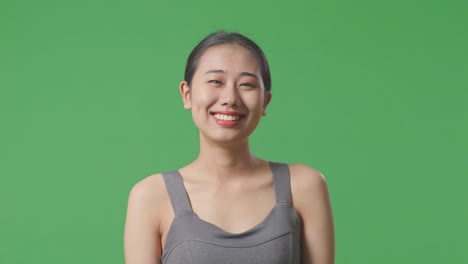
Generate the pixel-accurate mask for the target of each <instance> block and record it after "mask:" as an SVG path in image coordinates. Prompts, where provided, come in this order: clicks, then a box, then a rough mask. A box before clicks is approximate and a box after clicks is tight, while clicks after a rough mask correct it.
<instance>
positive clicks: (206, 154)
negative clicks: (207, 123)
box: [193, 135, 262, 181]
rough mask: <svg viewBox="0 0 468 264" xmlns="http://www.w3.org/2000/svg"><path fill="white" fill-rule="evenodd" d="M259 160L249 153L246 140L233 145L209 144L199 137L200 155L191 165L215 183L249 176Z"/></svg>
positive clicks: (259, 162)
mask: <svg viewBox="0 0 468 264" xmlns="http://www.w3.org/2000/svg"><path fill="white" fill-rule="evenodd" d="M261 162H262V161H261V160H260V159H258V158H256V157H255V156H254V155H253V154H252V153H251V152H250V147H249V141H248V139H246V140H244V141H241V142H236V143H235V144H219V143H217V142H211V141H209V140H206V139H204V138H203V136H202V135H200V153H199V155H198V157H197V159H196V160H195V161H194V162H193V165H194V166H195V167H197V169H199V171H203V172H205V173H204V174H205V175H206V176H207V177H210V178H211V179H213V177H214V179H215V181H218V180H219V181H223V180H226V179H232V178H234V177H242V176H246V175H250V174H251V172H252V171H253V170H254V169H256V168H258V166H259V165H260V164H261Z"/></svg>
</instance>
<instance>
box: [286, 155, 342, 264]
mask: <svg viewBox="0 0 468 264" xmlns="http://www.w3.org/2000/svg"><path fill="white" fill-rule="evenodd" d="M291 189H292V193H293V194H292V195H293V204H294V207H295V208H296V210H297V211H298V213H299V215H300V216H301V220H302V224H303V225H302V233H303V234H302V243H303V247H302V249H303V260H304V262H303V263H306V264H311V263H313V264H333V263H335V234H334V232H335V231H334V223H333V215H332V209H331V202H330V196H329V193H328V187H327V183H326V181H325V178H324V176H323V175H322V174H321V173H320V172H319V171H317V170H315V169H313V168H310V167H308V166H306V165H301V164H297V165H292V166H291Z"/></svg>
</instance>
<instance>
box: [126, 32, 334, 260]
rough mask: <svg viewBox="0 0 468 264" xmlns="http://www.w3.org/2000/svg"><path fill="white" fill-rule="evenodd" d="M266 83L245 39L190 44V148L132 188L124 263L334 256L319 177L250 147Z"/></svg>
mask: <svg viewBox="0 0 468 264" xmlns="http://www.w3.org/2000/svg"><path fill="white" fill-rule="evenodd" d="M270 88H271V80H270V71H269V67H268V62H267V59H266V57H265V55H264V54H263V52H262V51H261V50H260V48H259V47H258V46H257V45H256V44H255V43H254V42H253V41H251V40H250V39H248V38H246V37H245V36H242V35H240V34H237V33H225V32H217V33H213V34H211V35H209V36H208V37H206V38H205V39H204V40H202V41H201V42H200V43H199V44H198V45H197V46H196V47H195V49H194V50H193V51H192V53H191V54H190V56H189V58H188V61H187V66H186V70H185V80H184V81H182V82H181V83H180V93H181V95H182V100H183V104H184V107H185V108H186V109H187V110H190V111H191V112H192V117H193V121H194V123H195V125H196V126H197V127H198V129H199V132H200V133H199V134H200V153H199V155H198V157H197V158H196V160H194V161H193V162H192V163H190V164H188V165H186V166H185V167H183V168H180V169H179V170H175V171H170V172H164V173H160V174H155V175H151V176H148V177H146V178H145V179H143V180H141V181H140V182H138V183H137V184H136V185H135V186H134V187H133V188H132V190H131V192H130V195H129V200H128V209H127V218H126V224H125V236H124V248H125V259H126V263H127V264H154V263H164V264H182V263H184V264H185V263H200V264H212V263H219V264H222V263H242V264H247V263H255V264H263V263H265V264H280V263H281V264H289V263H291V264H292V263H294V264H296V263H307V264H312V263H313V264H332V263H334V247H335V246H334V226H333V217H332V210H331V205H330V200H329V194H328V190H327V185H326V182H325V179H324V178H323V175H322V174H321V173H320V172H319V171H317V170H316V169H313V168H311V167H309V166H306V165H303V164H285V163H280V162H272V161H266V160H263V159H261V158H259V157H256V156H254V155H253V154H252V153H251V151H250V148H249V136H250V135H251V134H252V132H253V131H254V130H255V128H256V127H257V125H258V123H259V122H260V119H261V118H262V116H263V115H265V114H266V110H267V106H268V104H269V103H270V101H271V98H272V96H271V92H270Z"/></svg>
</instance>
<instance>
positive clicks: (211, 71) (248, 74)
mask: <svg viewBox="0 0 468 264" xmlns="http://www.w3.org/2000/svg"><path fill="white" fill-rule="evenodd" d="M209 73H226V72H225V71H223V70H209V71H206V72H205V74H209ZM240 76H250V77H253V78H255V79H257V80H258V77H257V75H256V74H254V73H251V72H241V73H240Z"/></svg>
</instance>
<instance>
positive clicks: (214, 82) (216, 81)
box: [208, 80, 222, 85]
mask: <svg viewBox="0 0 468 264" xmlns="http://www.w3.org/2000/svg"><path fill="white" fill-rule="evenodd" d="M208 83H213V84H218V85H219V84H222V82H221V81H218V80H209V81H208Z"/></svg>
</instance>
